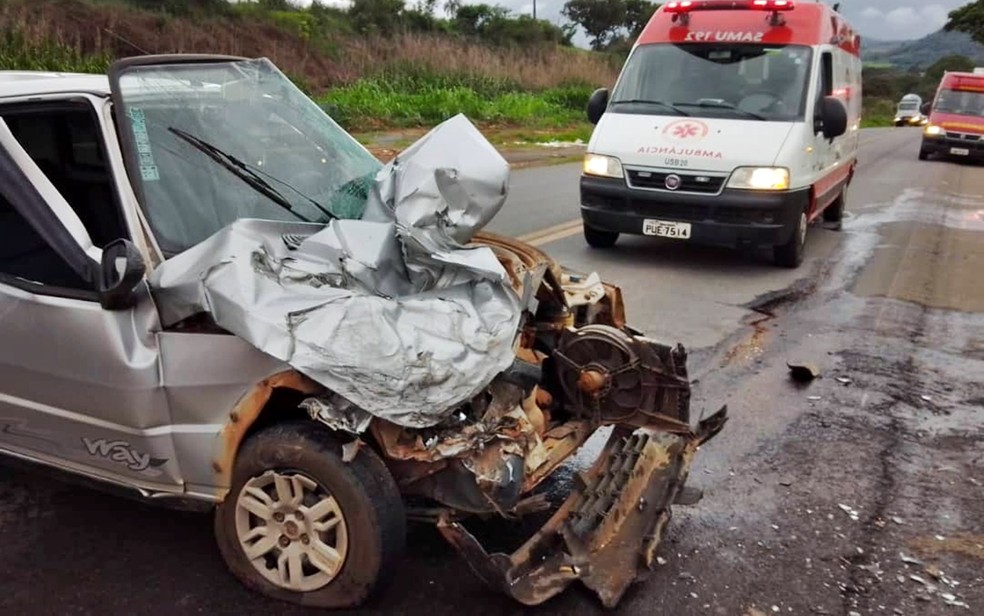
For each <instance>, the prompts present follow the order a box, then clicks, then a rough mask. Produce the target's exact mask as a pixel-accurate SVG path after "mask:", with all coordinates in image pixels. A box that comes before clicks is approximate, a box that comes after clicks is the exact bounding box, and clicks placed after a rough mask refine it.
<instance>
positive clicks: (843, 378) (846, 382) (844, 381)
mask: <svg viewBox="0 0 984 616" xmlns="http://www.w3.org/2000/svg"><path fill="white" fill-rule="evenodd" d="M834 380H836V381H837V382H838V383H840V384H841V385H850V384H851V383H853V382H854V381H853V380H852V379H850V378H849V377H846V376H839V377H836V378H835V379H834Z"/></svg>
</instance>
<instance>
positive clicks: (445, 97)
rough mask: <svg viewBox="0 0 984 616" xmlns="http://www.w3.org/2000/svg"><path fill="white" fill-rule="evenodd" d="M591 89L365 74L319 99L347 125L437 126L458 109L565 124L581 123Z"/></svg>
mask: <svg viewBox="0 0 984 616" xmlns="http://www.w3.org/2000/svg"><path fill="white" fill-rule="evenodd" d="M590 95H591V88H590V87H586V86H567V87H559V88H550V89H547V90H542V91H539V92H536V93H530V92H522V91H519V89H518V88H516V89H506V88H501V87H497V88H491V89H487V88H483V87H475V86H474V84H467V82H466V83H458V84H452V83H448V80H446V79H444V80H435V81H433V82H430V83H418V84H416V85H413V86H410V84H408V83H406V82H405V81H399V80H398V81H388V80H377V79H363V80H360V81H358V82H356V83H355V84H352V85H350V86H344V87H341V88H336V89H333V90H331V91H330V92H328V93H327V94H325V95H324V96H322V97H319V98H318V99H317V100H318V101H319V102H320V103H321V104H322V105H323V106H324V107H325V109H326V110H327V111H328V112H329V113H330V114H331V115H332V117H334V118H335V119H336V120H338V121H339V123H341V124H342V125H344V126H347V127H359V128H360V129H365V128H374V127H379V126H392V127H412V126H427V125H433V124H436V123H438V122H441V121H442V120H445V119H447V118H448V117H450V116H453V115H455V114H458V113H464V114H465V115H467V116H468V118H469V119H471V120H472V121H475V122H482V123H489V124H501V125H512V126H517V125H518V126H526V127H531V128H567V127H571V126H572V125H575V124H578V123H580V122H583V120H584V107H585V105H586V104H587V100H588V96H590Z"/></svg>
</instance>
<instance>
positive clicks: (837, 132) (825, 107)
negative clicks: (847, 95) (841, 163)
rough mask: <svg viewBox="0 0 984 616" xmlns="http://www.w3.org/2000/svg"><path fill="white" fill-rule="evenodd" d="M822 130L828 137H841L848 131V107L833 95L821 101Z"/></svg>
mask: <svg viewBox="0 0 984 616" xmlns="http://www.w3.org/2000/svg"><path fill="white" fill-rule="evenodd" d="M820 122H821V128H820V130H821V131H822V132H823V136H824V137H825V138H826V139H833V138H835V137H840V136H841V135H843V134H844V133H846V132H847V108H846V107H844V103H842V102H840V100H838V99H836V98H834V97H833V96H825V97H823V100H821V101H820Z"/></svg>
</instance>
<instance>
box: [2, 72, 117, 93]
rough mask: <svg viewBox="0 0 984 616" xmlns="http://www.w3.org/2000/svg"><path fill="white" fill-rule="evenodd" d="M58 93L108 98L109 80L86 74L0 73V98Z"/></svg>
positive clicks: (101, 76)
mask: <svg viewBox="0 0 984 616" xmlns="http://www.w3.org/2000/svg"><path fill="white" fill-rule="evenodd" d="M60 92H89V93H93V94H99V95H102V96H109V78H108V77H106V76H105V75H93V74H86V73H53V72H43V71H0V98H5V97H14V96H29V95H32V94H58V93H60Z"/></svg>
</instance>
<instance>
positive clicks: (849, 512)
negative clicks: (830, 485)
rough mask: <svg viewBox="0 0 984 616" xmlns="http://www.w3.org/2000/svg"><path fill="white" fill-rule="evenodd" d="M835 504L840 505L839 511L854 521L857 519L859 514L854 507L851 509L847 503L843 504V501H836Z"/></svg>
mask: <svg viewBox="0 0 984 616" xmlns="http://www.w3.org/2000/svg"><path fill="white" fill-rule="evenodd" d="M837 506H838V507H840V509H841V511H843V512H844V513H846V514H847V515H848V517H849V518H851V520H853V521H854V522H857V521H858V516H859V514H858V512H857V510H856V509H852V508H851V507H850V506H849V505H845V504H843V503H838V504H837Z"/></svg>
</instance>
